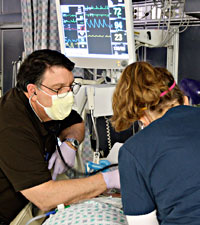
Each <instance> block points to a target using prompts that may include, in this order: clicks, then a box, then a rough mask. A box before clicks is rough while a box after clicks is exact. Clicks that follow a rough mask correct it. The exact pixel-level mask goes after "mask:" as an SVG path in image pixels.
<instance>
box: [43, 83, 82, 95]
mask: <svg viewBox="0 0 200 225" xmlns="http://www.w3.org/2000/svg"><path fill="white" fill-rule="evenodd" d="M40 85H41V86H43V87H45V88H47V89H49V90H51V91H53V92H54V93H56V94H57V96H58V97H59V94H62V97H65V96H66V95H67V94H68V92H69V91H70V90H71V91H72V92H73V94H74V95H76V94H77V93H78V91H79V90H80V87H81V84H80V83H76V82H73V83H72V84H71V85H70V86H64V87H61V88H59V89H57V90H55V89H52V88H49V87H47V86H46V85H44V84H41V83H40ZM64 94H65V95H64Z"/></svg>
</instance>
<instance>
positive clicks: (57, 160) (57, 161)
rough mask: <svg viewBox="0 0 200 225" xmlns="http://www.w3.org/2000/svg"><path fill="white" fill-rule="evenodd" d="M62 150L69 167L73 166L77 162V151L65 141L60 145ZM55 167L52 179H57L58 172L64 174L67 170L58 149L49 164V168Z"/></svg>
mask: <svg viewBox="0 0 200 225" xmlns="http://www.w3.org/2000/svg"><path fill="white" fill-rule="evenodd" d="M60 151H61V153H62V156H63V158H64V160H65V162H66V163H67V165H68V166H69V167H73V166H74V163H75V157H76V151H75V150H74V149H72V148H71V147H70V146H69V145H68V144H66V143H65V142H63V143H62V144H61V145H60ZM53 166H54V169H53V175H52V180H56V177H57V175H58V174H62V173H64V172H66V171H67V167H66V166H65V164H64V163H63V161H62V159H61V157H60V155H59V152H58V150H56V151H55V152H54V153H53V155H52V156H51V158H50V160H49V164H48V169H49V170H51V169H52V168H53Z"/></svg>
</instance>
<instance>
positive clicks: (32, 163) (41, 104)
mask: <svg viewBox="0 0 200 225" xmlns="http://www.w3.org/2000/svg"><path fill="white" fill-rule="evenodd" d="M73 68H74V63H73V62H71V61H70V60H69V59H68V58H66V57H65V56H64V55H63V54H61V53H59V52H57V51H53V50H48V49H44V50H38V51H35V52H33V53H32V54H30V55H29V56H28V57H27V58H26V59H25V60H24V62H23V63H22V65H21V67H20V70H19V72H18V75H17V85H16V87H15V88H12V89H10V90H9V91H8V92H7V93H6V94H5V95H4V96H3V97H2V98H1V100H0V124H1V127H0V146H1V148H0V205H1V207H0V224H1V225H6V224H10V223H11V224H15V225H16V224H17V223H16V216H17V215H18V214H19V213H20V211H21V212H22V211H23V208H24V207H25V206H27V203H28V202H32V203H34V205H36V206H37V207H38V208H40V209H41V210H42V211H49V210H51V209H53V208H55V207H56V206H57V205H59V204H61V203H64V204H66V205H68V204H71V203H75V202H78V201H80V200H83V199H88V198H92V197H95V196H97V195H99V194H101V193H102V192H104V191H105V190H106V189H107V188H119V187H120V184H119V174H118V170H115V171H111V172H105V173H99V174H96V175H94V176H90V177H87V178H82V179H72V180H59V181H58V180H56V177H57V175H58V174H61V173H63V172H65V171H66V170H67V167H66V166H65V164H64V163H63V160H64V161H65V163H66V164H68V166H70V167H73V166H74V161H75V155H76V151H77V149H78V145H79V144H80V143H81V142H82V140H83V138H84V123H83V121H82V118H81V117H80V116H79V115H78V113H77V112H76V111H74V110H72V105H73V102H74V98H73V96H74V94H76V93H77V92H78V90H79V88H80V85H79V84H77V83H75V82H74V77H73V74H72V72H71V71H72V70H73ZM57 138H59V139H60V141H61V142H62V144H61V145H60V151H61V155H62V157H63V160H62V159H61V157H60V154H59V152H58V149H56V145H57ZM51 170H53V173H52V175H51ZM20 215H21V214H20ZM11 221H13V222H11ZM26 222H27V221H26ZM19 224H23V223H19Z"/></svg>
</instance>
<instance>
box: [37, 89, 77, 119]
mask: <svg viewBox="0 0 200 225" xmlns="http://www.w3.org/2000/svg"><path fill="white" fill-rule="evenodd" d="M40 90H41V91H42V92H43V93H45V94H46V95H49V96H51V99H52V106H50V107H45V106H43V105H42V104H41V103H40V102H38V101H37V103H38V104H39V105H40V106H41V107H42V108H43V109H44V111H45V112H46V114H47V115H48V117H49V118H51V119H52V120H63V119H65V118H66V117H67V116H68V115H69V114H70V112H71V111H72V106H73V104H74V96H73V93H72V91H70V92H68V93H67V95H66V93H63V94H59V95H50V94H48V93H46V92H45V91H43V90H42V89H40ZM65 95H66V96H65ZM63 96H64V97H63Z"/></svg>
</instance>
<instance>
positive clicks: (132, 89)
mask: <svg viewBox="0 0 200 225" xmlns="http://www.w3.org/2000/svg"><path fill="white" fill-rule="evenodd" d="M173 83H174V78H173V76H172V74H171V73H170V72H169V71H168V70H167V69H165V68H159V67H153V66H152V65H150V64H149V63H147V62H135V63H132V64H130V65H128V66H127V67H126V68H125V69H124V71H123V73H122V74H121V77H120V79H119V81H118V83H117V86H116V89H115V91H114V94H113V99H112V108H113V116H112V118H111V122H112V125H113V127H114V128H115V130H116V131H122V130H125V129H127V128H129V127H130V126H131V125H132V124H133V122H134V121H136V120H139V119H140V118H141V117H142V116H143V115H144V110H145V109H148V110H151V111H156V112H157V113H162V111H163V109H164V108H165V107H166V106H168V107H170V106H169V105H170V103H172V102H174V101H176V102H178V103H179V104H180V105H183V104H184V95H183V93H182V91H181V90H180V89H179V87H178V86H177V85H175V87H174V88H173V89H172V90H171V91H168V92H167V93H166V94H165V95H164V96H163V97H160V94H161V93H163V92H164V91H167V90H169V87H170V86H171V85H172V84H173ZM172 106H173V104H171V107H172Z"/></svg>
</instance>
